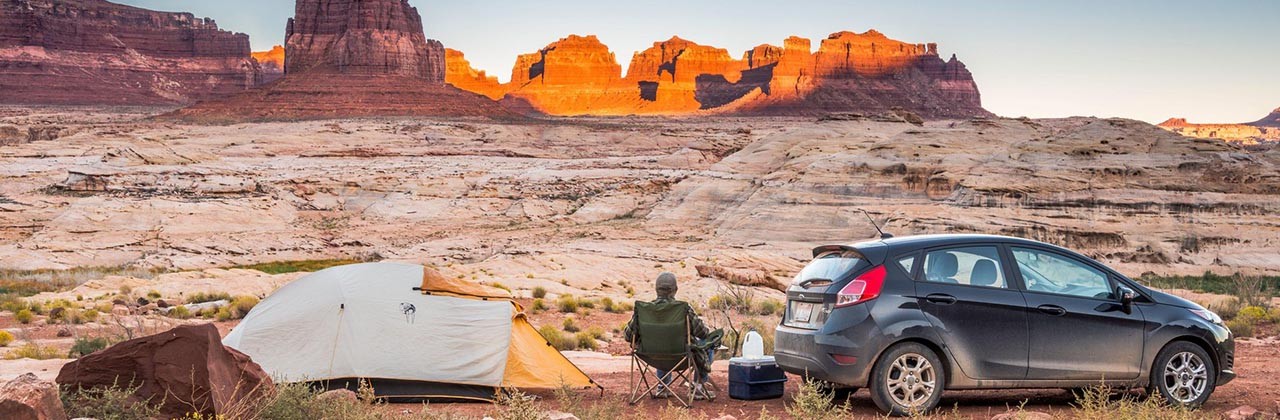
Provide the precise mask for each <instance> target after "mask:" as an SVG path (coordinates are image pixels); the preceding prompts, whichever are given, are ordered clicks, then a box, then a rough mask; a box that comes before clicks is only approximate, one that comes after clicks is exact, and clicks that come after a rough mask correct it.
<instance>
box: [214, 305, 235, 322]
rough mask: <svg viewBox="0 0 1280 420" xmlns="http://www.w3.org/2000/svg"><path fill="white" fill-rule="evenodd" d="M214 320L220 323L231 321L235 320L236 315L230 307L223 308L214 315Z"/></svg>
mask: <svg viewBox="0 0 1280 420" xmlns="http://www.w3.org/2000/svg"><path fill="white" fill-rule="evenodd" d="M214 318H215V319H217V320H218V321H230V320H232V319H234V318H235V314H234V313H232V311H231V307H230V306H223V307H221V308H218V311H217V312H215V313H214Z"/></svg>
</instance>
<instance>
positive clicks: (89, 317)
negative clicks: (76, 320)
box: [80, 309, 101, 322]
mask: <svg viewBox="0 0 1280 420" xmlns="http://www.w3.org/2000/svg"><path fill="white" fill-rule="evenodd" d="M100 314H101V313H100V312H98V310H97V309H85V310H84V311H83V312H81V313H80V316H82V317H84V320H85V321H86V322H96V321H98V315H100Z"/></svg>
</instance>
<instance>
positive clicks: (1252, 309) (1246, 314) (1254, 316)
mask: <svg viewBox="0 0 1280 420" xmlns="http://www.w3.org/2000/svg"><path fill="white" fill-rule="evenodd" d="M1219 315H1221V314H1219ZM1236 318H1238V319H1240V320H1241V321H1245V322H1248V323H1250V324H1257V323H1258V322H1261V321H1266V320H1267V318H1269V316H1268V314H1267V309H1266V308H1263V307H1261V306H1246V307H1244V309H1241V310H1240V313H1238V314H1236Z"/></svg>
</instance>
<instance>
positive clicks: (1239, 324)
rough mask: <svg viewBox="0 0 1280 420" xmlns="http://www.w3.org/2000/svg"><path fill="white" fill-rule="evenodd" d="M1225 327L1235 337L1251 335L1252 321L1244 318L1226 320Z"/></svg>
mask: <svg viewBox="0 0 1280 420" xmlns="http://www.w3.org/2000/svg"><path fill="white" fill-rule="evenodd" d="M1227 329H1230V330H1231V333H1232V334H1234V335H1235V336H1236V337H1253V323H1252V322H1249V321H1248V320H1246V319H1244V318H1236V319H1233V320H1230V321H1227Z"/></svg>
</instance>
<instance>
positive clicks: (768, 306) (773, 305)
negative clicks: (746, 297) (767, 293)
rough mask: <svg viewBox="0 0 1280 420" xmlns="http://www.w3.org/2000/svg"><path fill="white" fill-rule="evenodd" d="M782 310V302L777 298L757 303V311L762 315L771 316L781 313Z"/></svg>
mask: <svg viewBox="0 0 1280 420" xmlns="http://www.w3.org/2000/svg"><path fill="white" fill-rule="evenodd" d="M782 311H783V306H782V302H781V301H779V300H777V299H765V300H762V301H760V302H758V303H756V310H755V312H756V313H757V314H760V315H764V316H769V315H774V314H780V313H781V312H782Z"/></svg>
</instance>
